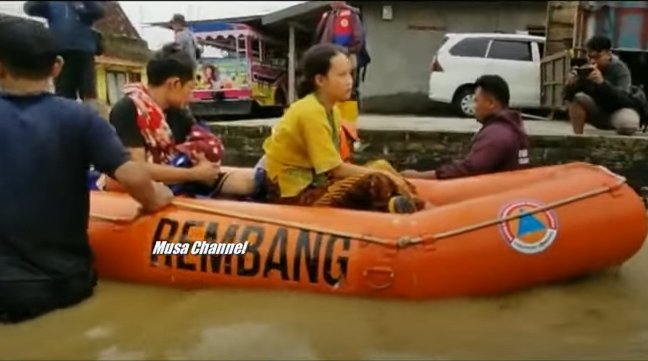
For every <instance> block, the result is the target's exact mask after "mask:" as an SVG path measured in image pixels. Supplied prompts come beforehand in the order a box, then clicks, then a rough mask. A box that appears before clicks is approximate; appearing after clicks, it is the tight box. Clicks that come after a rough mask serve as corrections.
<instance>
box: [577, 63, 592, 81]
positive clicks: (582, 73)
mask: <svg viewBox="0 0 648 361" xmlns="http://www.w3.org/2000/svg"><path fill="white" fill-rule="evenodd" d="M593 71H594V67H593V66H589V65H585V66H579V67H578V68H576V74H578V76H579V77H581V78H587V77H588V76H589V75H590V74H591V73H592V72H593Z"/></svg>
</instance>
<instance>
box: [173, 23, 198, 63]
mask: <svg viewBox="0 0 648 361" xmlns="http://www.w3.org/2000/svg"><path fill="white" fill-rule="evenodd" d="M169 24H170V25H171V29H172V30H173V32H174V33H175V42H176V43H178V44H180V48H181V49H182V51H184V52H185V53H187V54H188V55H189V57H191V60H192V61H193V63H194V67H197V66H198V59H200V53H201V51H200V48H198V45H197V44H196V41H195V40H194V37H193V34H192V33H191V30H189V28H188V27H187V20H186V19H185V17H184V15H182V14H175V15H173V17H172V18H171V21H170V22H169Z"/></svg>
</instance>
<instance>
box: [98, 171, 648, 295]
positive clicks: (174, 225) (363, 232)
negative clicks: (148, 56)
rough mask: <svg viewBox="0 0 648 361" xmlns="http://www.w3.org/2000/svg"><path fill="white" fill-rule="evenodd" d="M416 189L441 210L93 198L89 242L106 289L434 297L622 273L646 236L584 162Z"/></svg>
mask: <svg viewBox="0 0 648 361" xmlns="http://www.w3.org/2000/svg"><path fill="white" fill-rule="evenodd" d="M416 186H417V189H418V190H419V194H421V195H422V196H423V197H425V198H426V199H428V200H429V201H430V202H431V203H433V204H434V205H435V206H434V207H432V208H430V209H427V210H424V211H421V212H418V213H415V214H410V215H400V214H384V213H373V212H360V211H352V210H345V209H332V208H312V207H296V206H283V205H272V204H259V203H252V202H236V201H225V200H198V199H188V198H177V199H176V200H175V202H174V205H173V206H170V207H168V208H167V209H165V210H163V211H160V212H159V213H156V214H152V215H143V216H140V215H138V213H137V205H136V203H135V202H134V201H133V200H132V199H131V198H129V197H128V196H127V195H124V194H118V193H109V192H93V193H92V197H91V221H90V230H89V232H90V238H91V243H92V247H93V249H94V251H95V254H96V266H97V270H98V272H99V276H100V277H102V278H108V279H115V280H121V281H127V282H139V283H146V284H154V285H163V286H171V287H181V288H195V287H220V286H231V287H248V288H263V289H292V290H302V291H311V292H321V293H332V294H344V295H359V296H370V297H391V298H406V299H426V298H442V297H461V296H483V295H496V294H501V293H505V292H511V291H516V290H521V289H524V288H528V287H530V286H533V285H537V284H541V283H546V282H553V281H560V280H567V279H570V278H574V277H577V276H581V275H584V274H588V273H591V272H595V271H598V270H602V269H605V268H608V267H612V266H617V265H620V264H622V263H623V262H625V261H626V260H628V259H629V258H630V257H632V255H634V254H635V253H636V252H637V251H638V250H639V249H640V248H641V246H642V244H643V242H644V238H645V237H646V232H647V230H648V228H647V220H646V216H645V210H644V205H643V202H642V200H641V199H640V198H639V197H638V196H637V194H636V193H635V192H634V191H633V190H632V189H631V188H630V187H629V186H628V185H626V184H625V180H624V179H623V178H622V177H620V176H618V175H616V174H613V173H611V172H610V171H608V170H607V169H605V168H602V167H598V166H593V165H589V164H584V163H574V164H569V165H564V166H556V167H544V168H535V169H530V170H525V171H519V172H512V173H501V174H495V175H485V176H479V177H473V178H466V179H458V180H451V181H417V182H416Z"/></svg>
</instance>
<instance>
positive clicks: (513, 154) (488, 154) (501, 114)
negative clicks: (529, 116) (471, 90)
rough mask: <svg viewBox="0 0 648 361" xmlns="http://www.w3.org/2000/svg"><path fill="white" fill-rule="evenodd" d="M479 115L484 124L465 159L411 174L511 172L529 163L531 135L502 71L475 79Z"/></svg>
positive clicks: (438, 176) (426, 176)
mask: <svg viewBox="0 0 648 361" xmlns="http://www.w3.org/2000/svg"><path fill="white" fill-rule="evenodd" d="M475 88H476V89H475V100H474V102H475V105H474V106H475V117H476V118H477V121H478V122H480V123H481V124H482V127H481V129H480V130H479V131H478V132H477V134H475V136H474V137H473V140H472V144H471V145H470V151H469V152H468V155H467V156H466V158H465V159H463V160H461V161H458V162H454V163H451V164H446V165H443V166H441V167H439V168H438V169H437V170H435V171H427V172H417V171H415V170H406V171H403V172H402V173H401V174H402V175H403V176H405V177H407V178H418V179H452V178H460V177H469V176H475V175H479V174H486V173H497V172H507V171H513V170H518V169H521V168H525V167H527V166H528V165H529V137H528V136H527V134H526V131H525V130H524V127H523V125H522V118H521V116H520V113H519V112H517V111H514V110H511V109H509V108H508V104H509V98H510V95H509V88H508V84H506V81H504V79H502V78H501V77H500V76H498V75H484V76H482V77H480V78H479V79H477V81H476V82H475Z"/></svg>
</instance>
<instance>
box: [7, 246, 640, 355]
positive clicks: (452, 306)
mask: <svg viewBox="0 0 648 361" xmlns="http://www.w3.org/2000/svg"><path fill="white" fill-rule="evenodd" d="M0 359H13V360H23V359H30V360H36V359H43V360H55V359H65V360H89V359H92V360H218V359H230V360H231V359H247V360H251V359H252V360H254V359H257V360H262V359H277V360H278V359H281V360H318V359H323V360H334V359H346V360H388V359H391V360H394V359H401V360H405V359H410V360H434V359H445V360H458V359H517V360H520V359H536V360H537V359H572V360H573V359H601V360H602V359H605V360H610V359H624V360H630V359H633V360H646V359H648V247H644V248H643V249H642V251H641V252H640V253H639V254H638V255H637V256H635V257H634V258H633V259H632V260H630V261H629V262H628V263H626V264H625V265H624V266H623V267H622V268H621V270H620V272H610V271H608V272H606V273H604V274H601V275H597V276H593V277H589V278H588V279H586V280H582V281H578V282H573V283H569V284H562V285H553V286H544V287H539V288H536V289H533V290H530V291H526V292H521V293H517V294H513V295H506V296H500V297H497V298H490V299H464V300H450V301H426V302H403V301H384V300H366V299H358V298H345V297H337V296H325V295H312V294H300V293H292V292H267V291H242V290H232V289H220V290H203V291H179V290H174V289H165V288H155V287H146V286H140V285H130V284H122V283H115V282H107V281H102V282H101V284H100V286H99V287H98V290H97V294H96V295H95V296H94V297H93V298H92V299H90V300H88V301H86V302H85V303H83V304H81V305H79V306H77V307H74V308H71V309H68V310H63V311H58V312H55V313H53V314H50V315H47V316H45V317H41V318H40V319H37V320H34V321H31V322H27V323H23V324H19V325H15V326H0Z"/></svg>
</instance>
